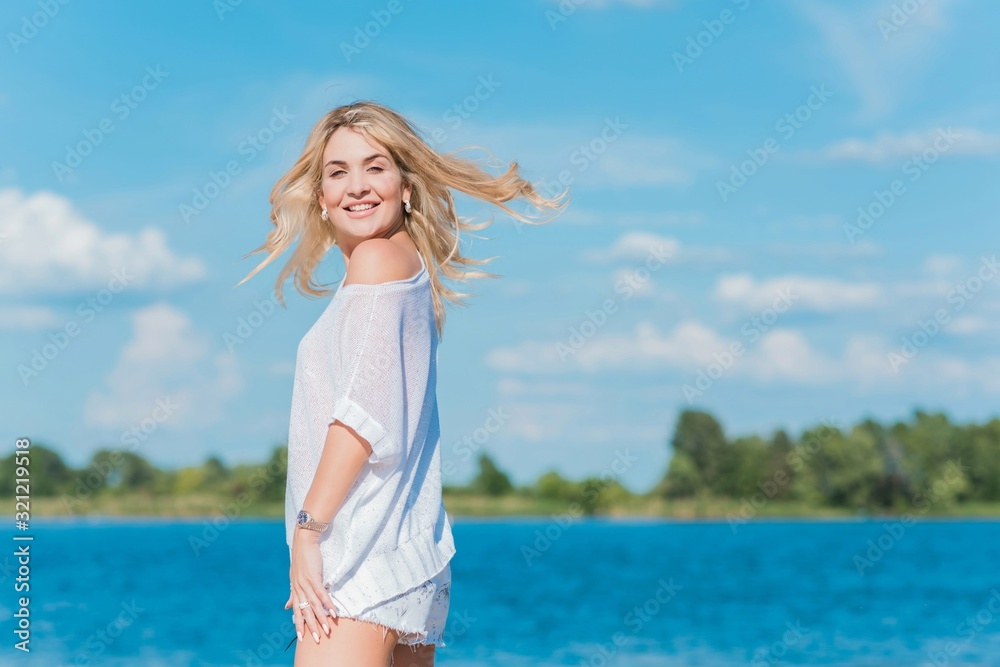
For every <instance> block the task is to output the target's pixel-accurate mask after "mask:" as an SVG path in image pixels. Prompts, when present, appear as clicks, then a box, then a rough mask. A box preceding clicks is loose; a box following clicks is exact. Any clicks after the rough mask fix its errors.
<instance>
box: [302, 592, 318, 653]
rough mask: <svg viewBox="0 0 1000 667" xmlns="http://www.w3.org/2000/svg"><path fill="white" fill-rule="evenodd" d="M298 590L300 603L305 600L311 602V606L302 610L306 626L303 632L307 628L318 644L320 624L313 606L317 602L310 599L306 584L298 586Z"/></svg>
mask: <svg viewBox="0 0 1000 667" xmlns="http://www.w3.org/2000/svg"><path fill="white" fill-rule="evenodd" d="M297 592H298V595H299V604H301V603H303V602H308V603H309V606H307V607H305V608H303V609H301V610H300V611H301V613H302V618H303V620H304V622H305V628H304V629H303V633H304V632H305V630H308V631H309V633H310V634H311V635H312V636H313V639H314V640H315V641H316V643H317V644H318V643H319V632H320V626H319V623H317V622H316V614H315V613H314V611H313V607H314V605H315V604H316V602H315V601H313V600H310V599H309V594H308V592H307V591H306V589H305V587H304V586H300V587H298V588H297Z"/></svg>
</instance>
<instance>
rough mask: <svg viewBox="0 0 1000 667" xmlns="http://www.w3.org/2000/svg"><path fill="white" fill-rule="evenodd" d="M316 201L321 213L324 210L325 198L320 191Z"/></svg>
mask: <svg viewBox="0 0 1000 667" xmlns="http://www.w3.org/2000/svg"><path fill="white" fill-rule="evenodd" d="M317 199H318V200H319V208H320V210H321V211H322V210H323V209H324V208H326V197H325V196H324V195H323V191H322V190H321V191H320V193H319V197H317Z"/></svg>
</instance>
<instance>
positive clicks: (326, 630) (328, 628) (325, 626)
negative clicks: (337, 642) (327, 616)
mask: <svg viewBox="0 0 1000 667" xmlns="http://www.w3.org/2000/svg"><path fill="white" fill-rule="evenodd" d="M323 632H325V633H326V634H327V635H329V634H330V626H329V625H327V624H326V623H324V624H323Z"/></svg>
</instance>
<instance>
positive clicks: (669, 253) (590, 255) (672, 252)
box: [582, 230, 732, 270]
mask: <svg viewBox="0 0 1000 667" xmlns="http://www.w3.org/2000/svg"><path fill="white" fill-rule="evenodd" d="M661 257H666V263H668V264H672V263H675V262H725V261H728V260H730V259H732V252H731V251H730V250H729V249H728V248H723V247H718V246H714V247H713V246H682V245H681V242H680V241H678V240H677V239H676V238H674V237H672V236H664V235H662V234H657V233H655V232H646V231H638V230H637V231H631V232H626V233H625V234H622V235H621V236H619V237H618V238H617V239H616V240H615V242H614V243H612V244H611V245H610V246H608V247H606V248H594V249H591V250H587V251H585V252H584V253H583V254H582V259H583V260H584V261H588V262H597V263H612V262H630V263H637V262H638V263H645V262H647V261H648V262H650V264H649V266H648V268H650V269H652V270H655V269H656V268H659V263H658V262H659V260H660V258H661Z"/></svg>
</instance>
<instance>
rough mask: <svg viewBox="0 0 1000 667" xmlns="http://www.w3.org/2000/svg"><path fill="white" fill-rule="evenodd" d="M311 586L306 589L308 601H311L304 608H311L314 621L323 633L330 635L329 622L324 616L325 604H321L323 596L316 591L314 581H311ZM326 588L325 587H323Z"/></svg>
mask: <svg viewBox="0 0 1000 667" xmlns="http://www.w3.org/2000/svg"><path fill="white" fill-rule="evenodd" d="M311 583H312V588H309V589H307V592H308V594H309V602H310V603H311V604H310V606H309V607H306V609H312V610H313V614H314V616H315V617H316V623H317V625H319V626H320V627H321V628H323V633H324V634H325V635H326V636H327V637H329V636H330V624H329V622H327V620H326V619H327V616H326V609H325V608H326V605H324V604H323V598H322V596H321V595H319V594H318V593H317V592H316V582H311ZM323 590H324V591H325V590H326V589H325V588H324V589H323Z"/></svg>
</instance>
